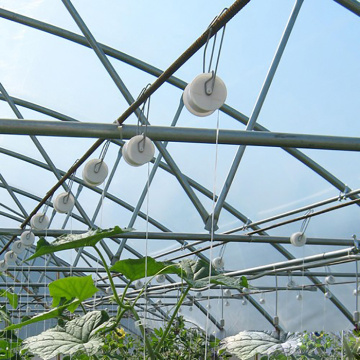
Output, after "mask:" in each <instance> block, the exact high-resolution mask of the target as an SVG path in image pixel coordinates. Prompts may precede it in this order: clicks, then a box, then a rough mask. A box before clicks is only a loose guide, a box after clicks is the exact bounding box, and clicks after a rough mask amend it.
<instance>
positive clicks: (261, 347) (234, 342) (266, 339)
mask: <svg viewBox="0 0 360 360" xmlns="http://www.w3.org/2000/svg"><path fill="white" fill-rule="evenodd" d="M301 338H302V337H301V335H299V334H294V333H284V332H281V333H280V335H279V334H277V333H276V332H274V333H272V332H270V331H269V332H268V331H241V332H240V333H239V334H237V335H234V336H229V337H227V338H225V339H223V340H222V341H221V349H226V350H227V351H228V352H229V353H230V354H232V355H234V356H237V357H238V358H239V359H243V360H246V359H250V358H253V357H254V356H256V355H257V354H260V355H268V356H271V355H275V354H284V355H286V356H290V355H292V354H294V353H296V352H297V351H298V350H300V345H301Z"/></svg>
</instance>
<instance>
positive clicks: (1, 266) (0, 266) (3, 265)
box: [0, 260, 9, 272]
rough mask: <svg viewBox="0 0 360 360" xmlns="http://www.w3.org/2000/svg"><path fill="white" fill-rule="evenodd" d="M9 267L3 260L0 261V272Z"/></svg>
mask: <svg viewBox="0 0 360 360" xmlns="http://www.w3.org/2000/svg"><path fill="white" fill-rule="evenodd" d="M8 267H9V265H8V264H7V263H6V261H5V260H1V261H0V272H3V271H6V270H7V269H8Z"/></svg>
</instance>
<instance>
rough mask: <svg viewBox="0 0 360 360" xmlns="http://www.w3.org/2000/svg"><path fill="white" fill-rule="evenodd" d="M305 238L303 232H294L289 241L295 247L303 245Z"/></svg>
mask: <svg viewBox="0 0 360 360" xmlns="http://www.w3.org/2000/svg"><path fill="white" fill-rule="evenodd" d="M306 240H307V238H306V235H305V234H304V233H303V232H296V233H294V234H292V235H291V236H290V243H291V244H292V245H293V246H296V247H301V246H304V245H305V244H306Z"/></svg>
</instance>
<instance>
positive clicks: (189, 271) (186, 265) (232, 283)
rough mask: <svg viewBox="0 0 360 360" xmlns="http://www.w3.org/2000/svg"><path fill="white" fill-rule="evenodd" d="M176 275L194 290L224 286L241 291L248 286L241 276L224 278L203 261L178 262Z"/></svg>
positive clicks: (188, 260) (244, 278)
mask: <svg viewBox="0 0 360 360" xmlns="http://www.w3.org/2000/svg"><path fill="white" fill-rule="evenodd" d="M177 272H178V275H179V276H180V277H182V278H183V279H184V280H185V281H186V282H187V283H188V284H189V285H190V286H192V287H194V288H202V287H204V286H206V285H208V284H209V283H210V284H215V285H226V286H229V287H233V288H237V289H242V288H244V287H247V286H248V283H247V279H246V277H245V276H242V277H241V278H240V279H239V278H236V277H229V276H225V275H224V274H221V273H219V272H218V271H216V270H215V269H214V268H213V267H211V276H210V278H209V273H210V265H209V264H208V263H207V262H206V261H204V260H201V259H199V260H190V259H185V260H182V261H181V262H180V269H178V270H177Z"/></svg>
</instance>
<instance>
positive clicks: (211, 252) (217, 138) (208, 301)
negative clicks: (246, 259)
mask: <svg viewBox="0 0 360 360" xmlns="http://www.w3.org/2000/svg"><path fill="white" fill-rule="evenodd" d="M219 123H220V111H219V110H218V111H217V120H216V141H215V164H214V177H213V178H214V184H213V198H212V213H211V230H210V264H209V283H208V285H209V287H210V279H211V268H212V259H213V242H214V224H215V218H214V211H215V205H216V175H217V165H218V150H219V149H218V148H219ZM207 304H208V306H207V311H206V326H205V359H206V358H207V351H208V348H207V342H208V325H209V313H210V309H209V308H210V306H209V305H210V291H209V292H208V298H207Z"/></svg>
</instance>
